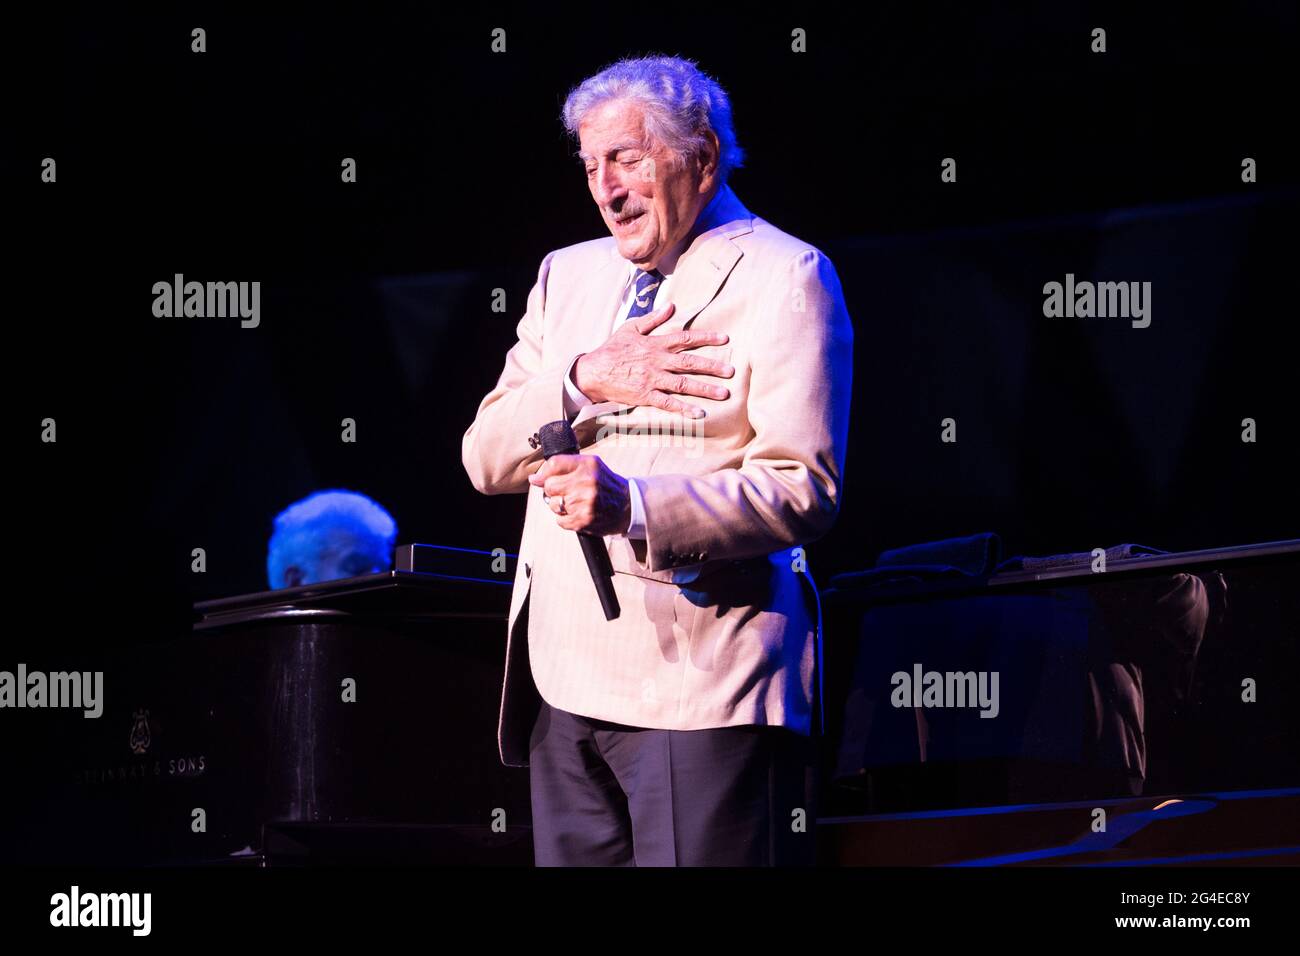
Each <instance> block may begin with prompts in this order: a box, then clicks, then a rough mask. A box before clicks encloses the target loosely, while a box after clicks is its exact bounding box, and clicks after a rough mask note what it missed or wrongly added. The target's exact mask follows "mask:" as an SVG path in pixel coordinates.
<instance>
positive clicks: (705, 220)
mask: <svg viewBox="0 0 1300 956" xmlns="http://www.w3.org/2000/svg"><path fill="white" fill-rule="evenodd" d="M730 190H731V187H730V186H728V185H727V184H726V183H723V184H722V185H721V186H719V187H718V188H717V189H716V190H714V192H713V198H712V199H710V200H709V203H708V205H706V206H705V207H704V208H703V209H701V210H700V214H699V215H698V216H696V217H695V224H694V225H693V226H691V231H690V232H688V233H687V234H686V237H685V238H684V239H682V240H681V241H679V242H678V243H677V244H676V245H674V246H673V247H672V248H671V249H669V250H668V251H667V252H666V253H664V257H663V259H661V260H660V261H659V265H658V266H656V268H657V269H658V270H659V271H660V272H662V273H663V274H664V277H665V278H667V277H668V276H671V275H672V274H673V272H674V271H675V270H676V268H677V260H678V259H679V258H680V257H681V254H682V253H683V252H685V251H686V248H687V246H689V245H690V244H691V242H692V241H694V239H695V237H696V236H698V235H699V234H700V233H702V232H708V231H709V230H710V229H712V228H713V227H714V226H716V225H717V223H716V222H714V221H713V220H714V219H715V218H717V214H718V210H719V209H720V208H721V207H722V205H723V196H724V194H725V193H728V192H730ZM628 265H629V266H630V267H631V268H630V269H629V270H628V275H629V276H630V277H631V279H632V280H633V281H636V277H637V273H639V272H640V271H641V267H640V266H638V265H637V264H636V263H635V262H629V263H628Z"/></svg>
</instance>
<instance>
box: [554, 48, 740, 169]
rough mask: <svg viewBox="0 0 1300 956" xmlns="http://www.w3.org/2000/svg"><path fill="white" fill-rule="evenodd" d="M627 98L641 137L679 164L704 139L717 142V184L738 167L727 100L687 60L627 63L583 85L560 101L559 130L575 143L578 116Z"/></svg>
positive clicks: (649, 59) (651, 59)
mask: <svg viewBox="0 0 1300 956" xmlns="http://www.w3.org/2000/svg"><path fill="white" fill-rule="evenodd" d="M621 99H628V100H634V101H635V102H637V103H639V104H640V105H641V107H642V109H644V111H645V132H646V134H647V135H648V136H649V137H650V138H651V139H652V140H653V141H655V142H659V143H662V144H663V145H664V146H666V147H668V148H669V149H670V150H671V151H672V152H674V153H675V154H676V155H677V157H678V160H679V161H682V162H684V161H685V160H686V158H687V157H689V156H690V155H692V154H697V153H699V152H700V150H701V149H702V148H703V146H704V144H705V142H706V141H707V140H706V137H705V134H706V133H707V132H708V131H709V130H712V131H713V132H714V133H715V134H716V135H717V137H718V146H719V154H718V180H719V182H723V183H725V182H726V181H727V178H728V176H729V175H730V174H731V171H732V170H733V169H736V168H738V167H740V166H742V165H744V160H745V151H744V150H742V149H741V148H740V146H738V145H737V144H736V131H735V129H734V128H733V127H732V123H731V100H730V98H729V97H728V96H727V93H726V91H725V90H723V88H722V87H721V86H720V85H719V84H718V82H717V81H716V80H714V79H713V78H712V77H710V76H708V75H706V74H705V73H703V72H701V71H700V69H699V67H697V66H696V65H695V62H694V61H693V60H687V59H683V58H682V57H677V56H646V57H639V58H636V59H632V58H627V59H622V60H619V61H618V62H617V63H614V64H613V65H611V66H607V67H606V68H605V69H603V70H601V71H600V72H599V73H597V74H596V75H595V76H590V77H588V78H587V79H585V80H583V81H582V82H581V83H579V84H578V85H577V86H575V87H574V88H573V89H572V90H570V91H569V95H568V96H567V97H566V98H565V101H564V110H563V112H562V114H561V117H562V119H563V120H564V128H565V129H567V130H568V131H569V133H570V134H571V135H572V136H574V137H575V138H576V137H577V136H578V127H579V126H580V125H581V124H582V120H583V117H585V116H586V115H587V113H588V112H590V111H591V110H592V109H594V108H595V107H596V106H599V105H600V104H601V103H605V102H607V101H609V100H621Z"/></svg>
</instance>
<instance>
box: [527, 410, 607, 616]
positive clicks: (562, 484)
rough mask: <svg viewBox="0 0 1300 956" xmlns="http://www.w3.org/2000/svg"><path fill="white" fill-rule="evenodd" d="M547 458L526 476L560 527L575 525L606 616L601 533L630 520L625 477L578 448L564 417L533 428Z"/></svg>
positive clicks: (604, 552) (605, 554)
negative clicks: (532, 472) (533, 471)
mask: <svg viewBox="0 0 1300 956" xmlns="http://www.w3.org/2000/svg"><path fill="white" fill-rule="evenodd" d="M537 436H538V438H539V439H540V440H541V449H542V455H543V457H545V459H546V461H545V462H544V463H543V464H542V467H541V468H539V469H538V470H537V471H536V472H535V473H534V474H531V475H529V476H528V481H529V483H531V484H534V485H538V486H540V487H541V489H542V494H543V495H544V496H545V497H546V498H547V499H548V501H547V503H548V505H549V506H550V508H551V510H552V511H553V512H555V514H556V516H557V518H558V521H557V523H558V524H559V526H560V527H561V528H564V529H566V530H569V531H576V532H577V533H578V539H579V542H580V544H581V545H582V553H583V555H584V557H585V558H586V560H587V568H588V570H589V571H590V572H591V577H592V582H593V583H594V584H595V586H596V593H597V595H598V596H599V598H600V603H601V607H602V609H603V610H604V612H605V620H607V621H612V620H613V619H614V618H616V617H618V614H619V607H618V599H617V598H616V597H615V594H614V583H613V576H614V569H613V567H612V566H611V565H610V562H609V552H607V551H606V550H605V543H604V542H603V541H601V540H600V537H601V536H602V535H607V534H622V533H623V532H625V531H627V529H628V526H629V525H630V524H631V521H632V499H631V497H630V494H629V491H628V483H627V479H626V478H624V477H623V476H622V475H618V474H615V473H614V472H613V471H611V470H610V469H609V467H608V466H607V465H606V464H605V463H604V462H603V461H601V459H600V458H599V457H598V456H596V455H582V454H579V453H578V441H577V438H576V437H575V436H574V434H573V428H572V427H571V426H570V425H569V423H568V421H567V420H564V419H561V420H559V421H555V422H550V423H549V424H546V425H543V426H542V427H541V428H540V429H539V430H538V433H537Z"/></svg>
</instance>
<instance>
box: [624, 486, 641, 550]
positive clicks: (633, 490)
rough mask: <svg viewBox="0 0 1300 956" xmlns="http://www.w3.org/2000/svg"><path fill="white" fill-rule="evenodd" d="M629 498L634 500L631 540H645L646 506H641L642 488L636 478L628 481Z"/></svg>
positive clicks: (629, 528) (630, 526)
mask: <svg viewBox="0 0 1300 956" xmlns="http://www.w3.org/2000/svg"><path fill="white" fill-rule="evenodd" d="M627 491H628V497H630V498H631V499H632V523H631V524H630V525H628V528H627V536H628V537H629V538H645V506H644V505H642V504H641V486H640V485H638V484H637V483H636V479H635V478H629V479H628V480H627Z"/></svg>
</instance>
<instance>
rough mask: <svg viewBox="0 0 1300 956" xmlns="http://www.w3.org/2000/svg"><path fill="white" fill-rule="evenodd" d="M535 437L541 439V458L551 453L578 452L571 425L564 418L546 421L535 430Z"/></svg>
mask: <svg viewBox="0 0 1300 956" xmlns="http://www.w3.org/2000/svg"><path fill="white" fill-rule="evenodd" d="M537 437H538V439H539V440H540V441H541V448H542V457H543V458H550V457H551V456H552V455H576V454H577V453H578V439H577V436H575V435H574V434H573V427H572V426H571V425H570V424H569V423H568V421H567V420H566V419H563V418H561V419H560V420H559V421H555V422H547V423H546V424H545V425H543V426H542V427H541V428H539V429H538V430H537Z"/></svg>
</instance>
